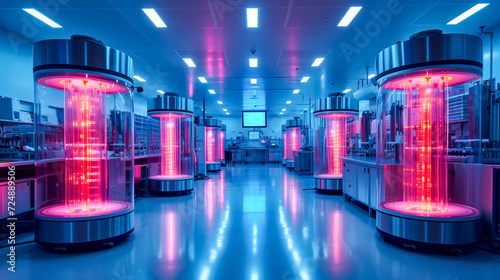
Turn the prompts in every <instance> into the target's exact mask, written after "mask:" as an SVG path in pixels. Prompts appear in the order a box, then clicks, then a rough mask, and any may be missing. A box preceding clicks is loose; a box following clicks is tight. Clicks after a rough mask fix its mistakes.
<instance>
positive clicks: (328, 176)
mask: <svg viewBox="0 0 500 280" xmlns="http://www.w3.org/2000/svg"><path fill="white" fill-rule="evenodd" d="M314 177H315V178H319V179H342V174H340V175H332V174H318V175H316V176H314Z"/></svg>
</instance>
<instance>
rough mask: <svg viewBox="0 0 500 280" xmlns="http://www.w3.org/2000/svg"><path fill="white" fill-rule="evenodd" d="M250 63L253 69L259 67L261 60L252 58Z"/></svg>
mask: <svg viewBox="0 0 500 280" xmlns="http://www.w3.org/2000/svg"><path fill="white" fill-rule="evenodd" d="M249 62H250V67H252V68H256V67H258V66H259V60H258V59H257V58H250V59H249Z"/></svg>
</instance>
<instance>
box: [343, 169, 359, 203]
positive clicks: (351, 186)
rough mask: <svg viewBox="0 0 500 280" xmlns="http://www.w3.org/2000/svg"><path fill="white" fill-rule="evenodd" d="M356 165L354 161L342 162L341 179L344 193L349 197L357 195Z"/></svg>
mask: <svg viewBox="0 0 500 280" xmlns="http://www.w3.org/2000/svg"><path fill="white" fill-rule="evenodd" d="M357 172H358V171H357V165H356V164H354V163H348V162H345V163H342V179H343V181H344V182H343V186H342V188H343V191H344V194H346V195H348V196H350V197H358V173H357Z"/></svg>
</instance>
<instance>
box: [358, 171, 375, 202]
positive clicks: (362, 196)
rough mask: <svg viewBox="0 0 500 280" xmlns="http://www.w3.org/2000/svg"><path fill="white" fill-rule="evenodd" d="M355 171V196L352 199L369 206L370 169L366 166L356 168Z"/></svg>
mask: <svg viewBox="0 0 500 280" xmlns="http://www.w3.org/2000/svg"><path fill="white" fill-rule="evenodd" d="M356 171H357V177H358V180H357V183H358V184H357V186H356V190H357V195H356V197H354V199H356V200H357V201H359V202H361V203H363V204H365V205H369V203H370V187H371V186H370V168H369V167H366V166H361V165H358V166H356Z"/></svg>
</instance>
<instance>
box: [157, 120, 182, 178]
mask: <svg viewBox="0 0 500 280" xmlns="http://www.w3.org/2000/svg"><path fill="white" fill-rule="evenodd" d="M180 121H181V119H180V118H179V117H177V116H174V115H173V114H170V113H169V114H166V115H164V116H162V117H161V118H160V130H161V139H160V140H161V174H162V175H165V176H177V175H180V172H181V160H180V155H181V145H180V143H181V139H180V138H181V135H180Z"/></svg>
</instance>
